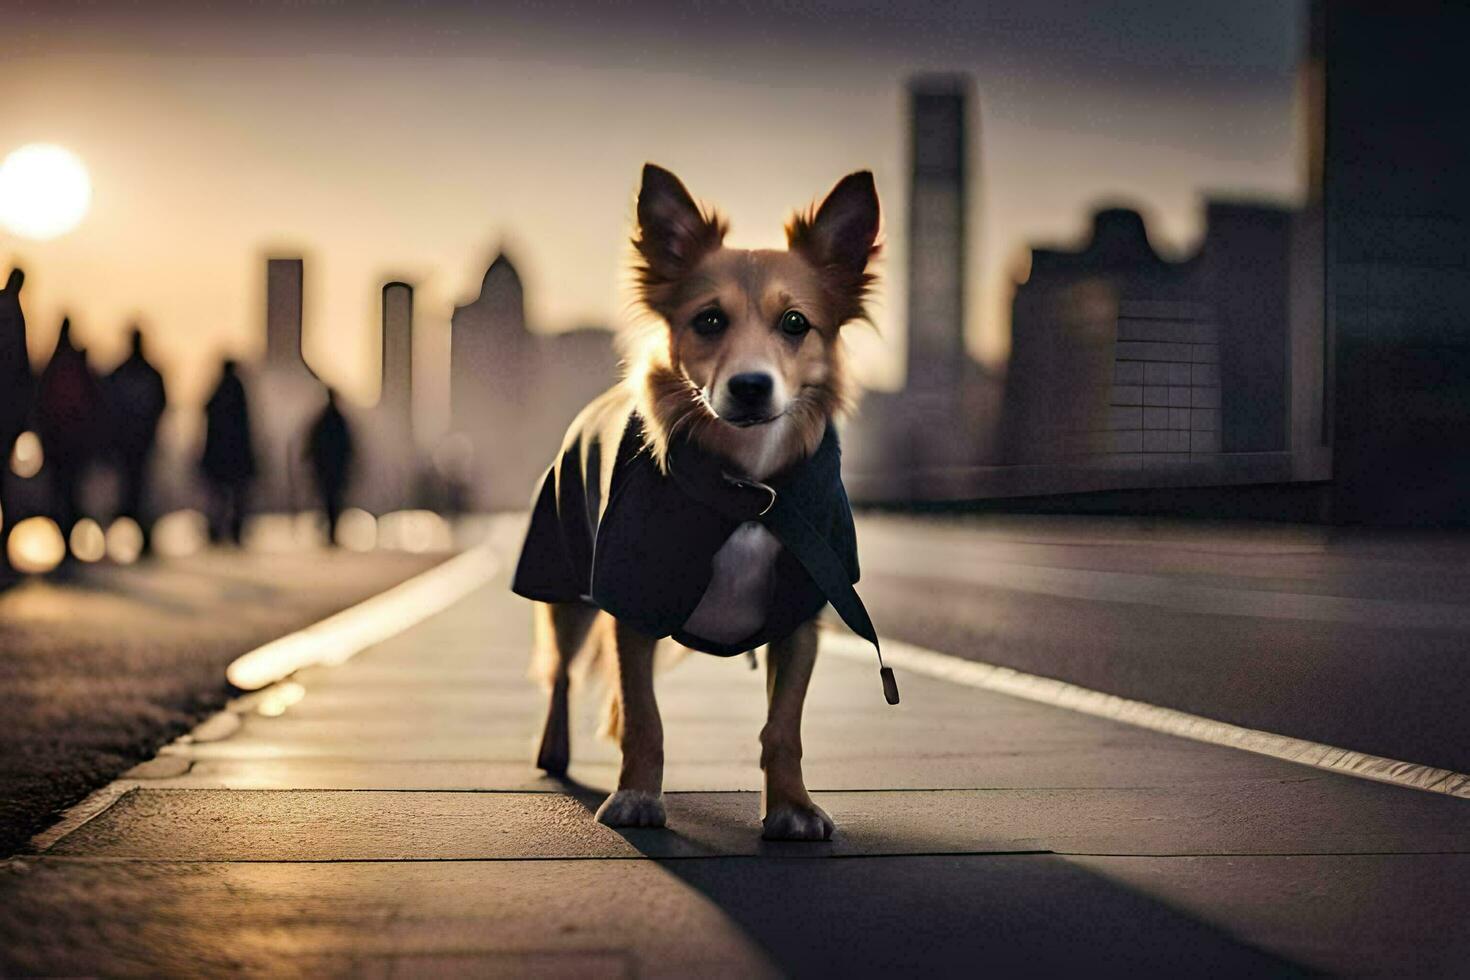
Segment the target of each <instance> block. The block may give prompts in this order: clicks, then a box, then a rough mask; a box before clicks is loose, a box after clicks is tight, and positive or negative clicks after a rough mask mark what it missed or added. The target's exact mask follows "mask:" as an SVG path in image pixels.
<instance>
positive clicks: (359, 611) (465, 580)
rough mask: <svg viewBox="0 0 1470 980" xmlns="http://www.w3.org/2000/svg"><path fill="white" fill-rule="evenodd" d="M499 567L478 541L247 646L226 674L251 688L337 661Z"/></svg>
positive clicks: (429, 612)
mask: <svg viewBox="0 0 1470 980" xmlns="http://www.w3.org/2000/svg"><path fill="white" fill-rule="evenodd" d="M499 567H500V563H499V561H498V560H497V559H496V557H495V554H494V551H493V549H492V546H491V545H490V544H489V543H488V542H487V543H485V544H480V545H477V546H476V547H474V548H471V549H470V550H468V551H466V552H464V553H463V554H460V555H456V556H455V557H453V558H451V559H449V560H448V561H446V562H444V563H443V564H441V565H435V566H434V567H433V568H431V569H429V570H428V571H426V572H423V573H421V574H419V575H416V576H414V577H413V578H411V579H409V580H408V581H406V582H403V583H400V584H399V585H395V586H394V587H393V588H391V589H389V590H388V591H386V592H380V593H378V594H377V595H375V596H373V597H372V598H370V599H365V600H363V601H362V602H359V603H358V604H357V605H355V606H351V607H349V608H347V609H344V610H342V611H341V612H339V613H337V614H335V615H333V616H328V617H327V618H326V619H324V620H322V621H321V622H319V623H314V624H312V625H311V626H308V627H306V628H305V629H303V630H298V631H297V632H295V633H291V634H288V635H286V636H283V637H281V638H280V639H278V640H273V641H271V642H270V643H267V644H266V645H265V646H262V647H257V648H256V649H254V650H251V651H250V652H249V653H247V654H245V655H243V656H241V657H238V658H236V659H235V661H234V662H233V663H231V664H230V666H229V668H228V669H226V671H225V676H226V677H227V678H229V681H230V683H231V684H234V685H235V686H236V687H238V688H240V689H242V690H246V691H255V690H259V689H260V688H262V687H265V686H266V685H268V684H274V683H275V682H276V681H279V680H281V679H282V678H285V677H289V676H290V675H291V674H293V673H295V672H296V671H298V670H300V669H302V668H303V667H310V666H312V665H313V664H340V663H342V662H344V661H346V660H347V659H348V658H350V657H352V656H353V655H355V654H357V653H360V652H361V651H363V650H366V649H367V648H368V647H370V646H372V645H373V644H375V643H381V642H383V641H384V640H386V639H388V638H389V637H390V636H394V635H395V634H398V633H402V632H403V631H404V630H406V629H408V628H409V627H411V626H414V625H417V624H418V623H421V622H423V621H424V620H426V619H428V618H429V617H430V616H433V615H435V614H436V613H439V612H442V611H444V610H445V609H448V608H449V607H450V606H452V605H453V604H454V603H456V602H458V601H459V600H460V599H462V598H464V597H465V596H466V595H469V594H470V593H471V592H473V591H474V590H475V589H477V588H479V587H480V586H481V585H484V584H485V583H486V582H488V581H489V580H490V578H491V577H492V576H493V575H494V574H495V572H496V570H497V569H498V568H499Z"/></svg>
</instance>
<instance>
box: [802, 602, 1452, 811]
mask: <svg viewBox="0 0 1470 980" xmlns="http://www.w3.org/2000/svg"><path fill="white" fill-rule="evenodd" d="M822 650H823V651H824V652H830V653H835V654H837V655H839V656H842V657H845V658H848V659H852V660H861V661H863V662H865V663H871V662H872V660H873V648H872V647H871V646H870V645H869V644H868V643H867V641H865V640H862V639H860V638H859V637H857V636H854V635H852V634H851V633H847V632H838V631H837V630H835V629H832V630H825V631H824V632H823V636H822ZM883 659H884V660H885V661H886V662H887V663H888V665H889V666H890V667H893V668H894V669H895V670H896V671H899V672H902V671H912V672H913V673H915V674H922V675H924V676H925V677H934V678H938V679H939V680H945V681H950V682H952V683H955V684H963V685H965V686H966V687H977V688H981V689H982V690H986V691H996V692H998V693H1000V694H1009V695H1011V696H1012V697H1018V698H1024V699H1026V700H1028V701H1036V702H1038V703H1040V704H1049V705H1052V706H1053V707H1058V708H1067V709H1069V710H1071V711H1076V712H1079V713H1081V714H1085V715H1093V716H1096V717H1098V718H1108V719H1111V720H1113V721H1121V722H1123V723H1125V724H1129V725H1136V726H1137V727H1139V728H1147V729H1151V730H1152V731H1156V732H1163V733H1164V734H1167V735H1177V736H1179V737H1181V738H1189V739H1193V740H1195V741H1197V742H1208V743H1209V744H1211V745H1224V746H1228V747H1229V748H1233V749H1243V750H1244V751H1246V752H1254V753H1256V754H1257V755H1268V756H1271V757H1273V758H1276V759H1285V760H1286V761H1288V762H1297V763H1301V764H1302V765H1307V766H1314V767H1316V768H1318V769H1326V770H1328V771H1330V772H1336V773H1341V774H1342V775H1345V776H1357V777H1359V778H1361V779H1372V780H1376V781H1377V782H1381V783H1392V784H1394V785H1395V786H1405V787H1408V788H1410V789H1418V790H1424V791H1426V792H1431V793H1444V794H1446V795H1447V796H1456V797H1459V798H1461V799H1470V776H1467V775H1465V774H1463V773H1458V772H1451V771H1450V770H1448V769H1436V768H1433V767H1432V766H1423V765H1419V764H1417V763H1413V762H1401V761H1399V760H1397V759H1386V758H1384V757H1382V756H1377V755H1369V754H1368V753H1366V752H1354V751H1352V750H1350V749H1340V748H1337V747H1336V746H1332V745H1324V744H1322V743H1321V742H1309V741H1307V740H1305V739H1300V738H1292V737H1291V736H1289V735H1278V734H1276V733H1274V732H1263V731H1258V730H1257V729H1254V728H1243V727H1241V726H1239V725H1232V724H1229V723H1228V722H1223V721H1215V720H1213V719H1211V718H1202V717H1200V716H1199V715H1192V714H1189V713H1188V712H1185V711H1176V710H1174V709H1173V708H1162V707H1159V706H1158V705H1154V704H1148V703H1147V702H1144V701H1132V700H1129V699H1128V698H1121V697H1118V696H1117V695H1115V694H1105V693H1103V692H1102V691H1094V690H1092V689H1091V688H1086V687H1079V686H1078V685H1076V684H1068V683H1067V682H1066V681H1059V680H1054V679H1053V678H1050V677H1039V676H1037V675H1035V674H1027V673H1024V672H1023V671H1019V670H1012V669H1011V668H1009V667H998V666H996V665H994V664H987V663H983V662H980V661H977V660H965V659H963V658H961V657H956V656H953V655H951V654H947V653H939V652H938V651H935V650H927V649H925V648H923V647H918V646H914V645H913V644H910V643H903V642H900V641H898V640H891V639H888V638H887V637H884V638H883ZM901 683H902V674H901V673H900V684H901Z"/></svg>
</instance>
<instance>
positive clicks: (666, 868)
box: [0, 527, 1470, 977]
mask: <svg viewBox="0 0 1470 980" xmlns="http://www.w3.org/2000/svg"><path fill="white" fill-rule="evenodd" d="M510 530H511V532H513V530H514V529H513V527H512V528H510ZM513 536H514V535H513V533H509V534H502V535H500V536H499V541H500V549H501V554H502V556H503V557H504V558H506V559H508V558H509V557H510V548H509V546H508V545H509V542H510V541H511V540H512V539H513ZM869 563H870V565H871V559H870V560H869ZM506 584H507V583H506V574H505V569H504V566H502V568H501V571H500V573H499V574H498V575H497V576H496V577H495V578H494V579H493V580H491V581H488V582H487V583H486V584H485V585H484V586H483V587H481V588H479V589H477V590H476V591H474V592H473V593H472V594H470V595H469V596H468V597H467V598H466V599H464V600H463V601H460V602H458V603H456V604H454V605H453V606H451V607H450V608H448V609H447V610H446V611H444V612H442V613H440V614H438V615H435V616H433V617H431V618H429V619H427V620H425V621H423V622H420V623H418V624H416V625H412V626H408V627H407V628H406V629H405V630H404V631H403V632H401V633H400V634H398V635H396V636H395V637H393V638H392V639H390V640H388V641H386V642H383V643H380V644H378V645H376V646H374V647H371V648H369V649H367V650H365V651H364V652H362V653H361V654H359V655H358V656H357V657H355V658H354V659H352V660H349V661H347V662H346V663H345V664H341V665H339V666H334V667H325V666H322V667H311V668H308V669H305V670H303V671H301V672H299V673H298V674H297V676H296V677H295V678H294V679H293V680H292V681H291V682H289V683H290V685H291V686H290V687H289V688H286V687H283V688H281V689H278V690H277V691H276V692H275V693H271V692H266V693H265V694H263V695H260V696H257V697H255V698H251V699H245V700H242V701H240V702H237V703H236V704H235V705H233V708H232V711H231V712H230V713H229V716H228V719H229V720H227V722H226V723H222V722H220V721H218V719H212V720H211V722H209V723H207V725H206V728H205V729H201V730H200V731H198V732H196V733H195V737H194V738H192V739H191V740H188V741H185V742H180V743H176V744H174V745H171V746H169V747H168V748H166V749H165V750H164V752H163V754H162V755H160V756H159V758H158V759H157V760H156V761H155V762H153V763H149V764H148V765H147V766H146V767H145V768H144V769H142V770H140V771H137V772H135V773H134V774H133V775H132V777H130V778H126V779H124V780H123V781H121V782H119V783H117V784H114V785H113V786H112V787H111V788H110V790H109V791H108V792H107V793H105V794H101V795H99V796H98V797H97V798H94V800H93V801H92V803H91V806H90V808H89V809H88V810H86V811H85V812H79V813H78V814H76V815H75V819H73V820H72V821H71V822H70V823H69V824H67V825H64V826H62V827H60V828H58V829H57V830H56V831H55V832H53V833H51V834H49V835H47V836H46V837H44V838H42V839H41V840H40V841H38V847H39V848H40V851H39V853H35V854H30V855H27V856H24V857H20V858H17V859H14V860H12V861H11V862H9V864H8V865H6V866H5V867H4V868H3V869H0V973H5V974H12V973H16V974H29V973H38V972H43V973H44V972H49V973H99V972H101V973H147V974H158V973H164V974H191V975H197V974H201V973H204V974H208V973H217V972H226V971H231V972H244V973H247V974H269V975H272V976H291V975H305V974H312V975H323V974H326V975H352V976H370V977H375V976H400V975H402V976H419V975H425V974H430V973H432V974H436V975H437V974H440V973H460V974H468V975H506V976H509V975H515V976H525V975H551V976H691V975H699V976H705V975H710V976H762V975H782V974H787V975H799V976H831V975H838V976H840V975H854V976H868V975H880V974H901V975H953V974H964V975H976V974H983V973H985V972H987V971H1005V972H1006V973H1014V972H1020V971H1024V972H1027V973H1052V974H1064V975H1078V974H1081V975H1088V976H1099V975H1104V976H1106V975H1127V976H1133V977H1138V976H1152V975H1184V974H1188V975H1200V974H1207V973H1214V974H1225V975H1232V976H1234V975H1269V976H1283V975H1294V974H1297V973H1302V972H1314V971H1324V970H1325V971H1328V972H1334V973H1392V974H1400V975H1402V974H1410V975H1432V974H1439V975H1455V974H1463V972H1464V967H1465V963H1466V957H1467V956H1470V937H1467V934H1466V932H1465V930H1464V929H1463V928H1462V926H1463V922H1464V919H1465V917H1466V915H1467V913H1470V819H1467V817H1470V802H1467V801H1465V800H1461V799H1455V798H1451V797H1448V796H1444V795H1440V794H1434V793H1426V792H1420V791H1415V790H1409V789H1404V788H1400V787H1395V786H1389V785H1384V784H1381V783H1373V782H1367V781H1363V780H1358V779H1353V778H1349V777H1345V776H1341V775H1335V774H1332V773H1328V772H1324V771H1322V770H1320V769H1315V768H1309V767H1305V766H1300V765H1294V764H1291V763H1287V762H1282V761H1279V760H1275V759H1271V758H1265V757H1262V756H1259V755H1254V754H1249V753H1245V752H1240V751H1236V750H1233V749H1228V748H1223V747H1218V746H1213V745H1207V744H1202V743H1199V742H1195V741H1186V740H1183V739H1179V738H1174V737H1170V736H1166V735H1162V734H1158V733H1154V732H1150V731H1146V730H1142V729H1139V728H1134V727H1129V726H1127V725H1123V724H1120V723H1117V722H1113V721H1105V720H1102V719H1098V718H1093V717H1087V716H1084V715H1081V714H1076V713H1073V712H1070V711H1067V710H1063V709H1060V708H1054V707H1048V706H1044V705H1040V704H1035V703H1031V702H1027V701H1021V700H1016V699H1012V698H1008V697H1006V696H1003V695H999V694H994V693H990V692H987V691H982V690H976V689H973V688H969V687H963V686H960V685H957V684H952V683H949V682H946V681H943V680H937V679H933V678H930V677H927V676H923V675H919V674H914V673H910V674H907V675H905V676H903V677H902V678H901V682H902V685H903V695H904V700H903V703H902V704H901V705H899V706H898V707H894V708H890V707H888V706H886V705H884V703H883V699H882V695H881V692H880V690H879V687H878V684H877V681H876V675H875V671H874V669H873V665H872V663H870V662H869V661H868V660H867V659H866V658H856V657H853V658H849V657H847V656H834V655H828V656H826V657H824V658H823V659H822V661H821V662H820V663H819V666H818V670H817V674H816V678H815V681H814V686H813V691H812V695H811V699H810V701H809V713H808V720H807V725H806V762H805V766H806V771H807V774H808V779H809V782H810V784H811V786H812V787H813V789H814V790H815V791H817V792H816V795H817V799H818V801H819V802H820V803H821V804H822V805H823V806H824V807H825V808H826V809H827V810H828V812H829V813H831V814H832V816H833V817H834V818H835V820H836V821H837V824H838V827H839V830H838V833H837V835H836V836H835V838H834V839H833V841H831V842H830V843H825V844H766V843H762V842H761V841H760V839H759V819H758V807H759V801H758V794H757V793H756V792H755V790H756V789H757V787H758V785H759V782H758V770H757V757H758V747H757V743H756V735H757V732H758V731H759V728H760V723H761V717H762V706H761V703H762V698H763V683H762V679H761V677H760V675H759V674H758V673H755V672H752V671H750V670H748V669H747V668H746V667H745V665H744V664H743V663H742V662H741V661H740V660H738V659H736V660H718V659H715V658H708V657H701V656H691V657H689V658H687V659H685V660H684V661H683V662H682V663H679V664H677V665H676V666H675V667H674V668H673V669H671V670H670V671H669V672H668V673H667V674H666V675H664V676H662V677H661V678H660V691H661V700H662V704H663V713H664V719H665V725H666V731H667V744H668V750H667V789H668V790H669V796H668V810H669V827H668V828H667V829H666V830H644V831H627V832H622V833H619V832H615V831H612V830H609V829H607V828H604V827H602V826H600V825H598V824H596V823H595V822H594V821H593V820H592V816H591V814H592V811H593V809H594V808H595V807H596V806H597V803H598V802H599V801H600V799H601V798H602V796H603V794H604V793H605V791H606V790H607V789H608V787H609V786H610V784H611V782H612V780H613V778H614V774H615V760H616V755H615V752H614V751H613V749H612V748H611V747H610V746H608V745H606V744H605V743H602V742H600V741H599V740H598V739H597V738H596V737H595V735H594V734H593V728H594V727H595V720H596V719H595V717H593V716H594V710H593V705H592V704H591V702H592V701H593V700H594V699H591V698H585V697H584V698H583V699H582V702H581V704H580V712H579V721H578V725H577V728H576V729H575V736H574V746H573V755H574V765H573V769H572V773H571V776H572V777H573V780H574V781H573V782H571V783H561V782H555V781H551V780H548V779H545V778H542V777H540V776H538V775H537V774H536V773H535V772H534V771H533V770H532V769H531V767H530V765H529V762H528V760H529V757H530V750H531V737H532V735H533V733H534V732H535V730H536V728H537V725H538V722H539V716H540V711H541V700H540V696H539V694H538V692H537V691H536V690H535V689H534V687H533V685H531V684H530V683H529V682H528V681H527V680H526V676H525V664H526V658H527V645H528V637H529V632H530V617H529V613H528V610H527V608H526V606H525V604H524V603H522V602H521V601H519V600H517V599H516V598H515V597H513V596H511V595H510V594H509V592H508V590H507V588H506ZM880 622H881V620H880ZM285 693H289V694H290V697H284V696H283V695H284V694H285ZM220 717H221V718H223V717H225V716H220ZM84 818H85V819H84Z"/></svg>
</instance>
